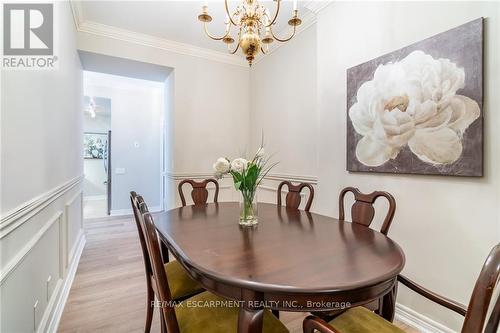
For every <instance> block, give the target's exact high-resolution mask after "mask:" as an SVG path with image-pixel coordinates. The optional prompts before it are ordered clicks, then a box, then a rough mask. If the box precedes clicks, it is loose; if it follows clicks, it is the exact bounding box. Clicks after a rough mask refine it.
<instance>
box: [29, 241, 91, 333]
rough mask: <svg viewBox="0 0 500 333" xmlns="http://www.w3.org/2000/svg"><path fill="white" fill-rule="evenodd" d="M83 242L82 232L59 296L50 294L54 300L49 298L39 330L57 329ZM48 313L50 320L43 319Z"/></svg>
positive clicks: (50, 330) (78, 261)
mask: <svg viewBox="0 0 500 333" xmlns="http://www.w3.org/2000/svg"><path fill="white" fill-rule="evenodd" d="M85 243H86V238H85V234H84V233H83V232H82V233H80V237H79V239H78V242H77V244H78V246H77V247H76V250H75V255H74V257H73V260H72V262H71V264H70V265H69V268H68V275H66V278H65V280H64V282H63V285H62V291H61V292H60V293H59V296H58V297H57V298H56V297H55V296H52V298H53V299H54V302H52V299H51V300H50V301H51V302H49V304H48V305H47V309H46V310H45V311H46V313H45V314H44V317H43V318H42V321H41V322H40V325H39V330H38V331H39V332H42V331H45V332H56V331H57V328H58V327H59V322H60V321H61V317H62V314H63V311H64V306H65V305H66V301H67V300H68V296H69V291H70V290H71V286H72V285H73V280H74V279H75V275H76V269H77V268H78V264H79V263H80V257H81V256H82V252H83V249H84V248H85ZM53 295H55V292H54V293H53ZM49 306H50V307H49ZM53 306H55V309H54V310H53V311H52V307H53ZM49 309H50V310H49ZM50 313H52V316H51V318H50V320H49V318H47V319H45V316H46V315H47V317H48V316H50ZM44 319H45V320H46V322H48V326H47V329H43V330H42V325H41V324H42V323H43V322H44ZM44 328H45V327H44Z"/></svg>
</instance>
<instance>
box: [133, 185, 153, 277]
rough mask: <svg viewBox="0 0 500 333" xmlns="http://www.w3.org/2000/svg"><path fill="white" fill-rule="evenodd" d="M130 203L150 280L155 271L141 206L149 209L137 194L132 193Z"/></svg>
mask: <svg viewBox="0 0 500 333" xmlns="http://www.w3.org/2000/svg"><path fill="white" fill-rule="evenodd" d="M130 202H131V204H132V211H133V212H134V219H135V224H136V226H137V232H138V233H139V240H140V242H141V250H142V258H143V260H144V269H145V270H146V276H147V279H148V280H149V277H150V276H151V274H153V270H152V268H151V262H150V260H149V253H148V247H147V244H146V238H145V236H144V232H143V228H142V226H141V223H140V216H141V206H142V207H143V209H147V206H146V203H145V202H144V200H143V199H142V197H141V196H140V195H137V193H136V192H134V191H132V192H130Z"/></svg>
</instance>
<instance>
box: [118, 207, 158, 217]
mask: <svg viewBox="0 0 500 333" xmlns="http://www.w3.org/2000/svg"><path fill="white" fill-rule="evenodd" d="M161 211H162V208H161V206H155V207H149V212H150V213H158V212H161ZM132 214H133V212H132V208H129V209H112V210H111V214H110V215H111V216H129V215H132Z"/></svg>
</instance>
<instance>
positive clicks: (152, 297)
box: [144, 286, 155, 333]
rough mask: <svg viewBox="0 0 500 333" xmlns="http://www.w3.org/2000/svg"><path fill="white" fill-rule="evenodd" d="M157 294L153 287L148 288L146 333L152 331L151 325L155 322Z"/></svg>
mask: <svg viewBox="0 0 500 333" xmlns="http://www.w3.org/2000/svg"><path fill="white" fill-rule="evenodd" d="M154 300H155V294H154V291H153V289H152V288H151V286H148V295H147V303H146V325H144V333H149V332H150V331H151V323H152V322H153V310H154Z"/></svg>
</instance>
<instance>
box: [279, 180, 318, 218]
mask: <svg viewBox="0 0 500 333" xmlns="http://www.w3.org/2000/svg"><path fill="white" fill-rule="evenodd" d="M284 185H286V186H287V187H288V193H287V194H286V198H285V206H286V207H290V208H295V209H299V206H300V202H301V201H302V197H301V192H302V190H303V189H304V188H306V187H307V188H308V189H309V198H308V199H307V202H306V206H305V208H304V210H305V211H306V212H308V211H309V210H310V209H311V204H312V202H313V199H314V188H313V187H312V185H311V184H308V183H299V184H297V185H294V184H292V183H291V182H289V181H287V180H285V181H283V182H281V183H280V184H279V185H278V190H277V192H278V193H277V194H278V206H281V190H282V189H283V186H284Z"/></svg>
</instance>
